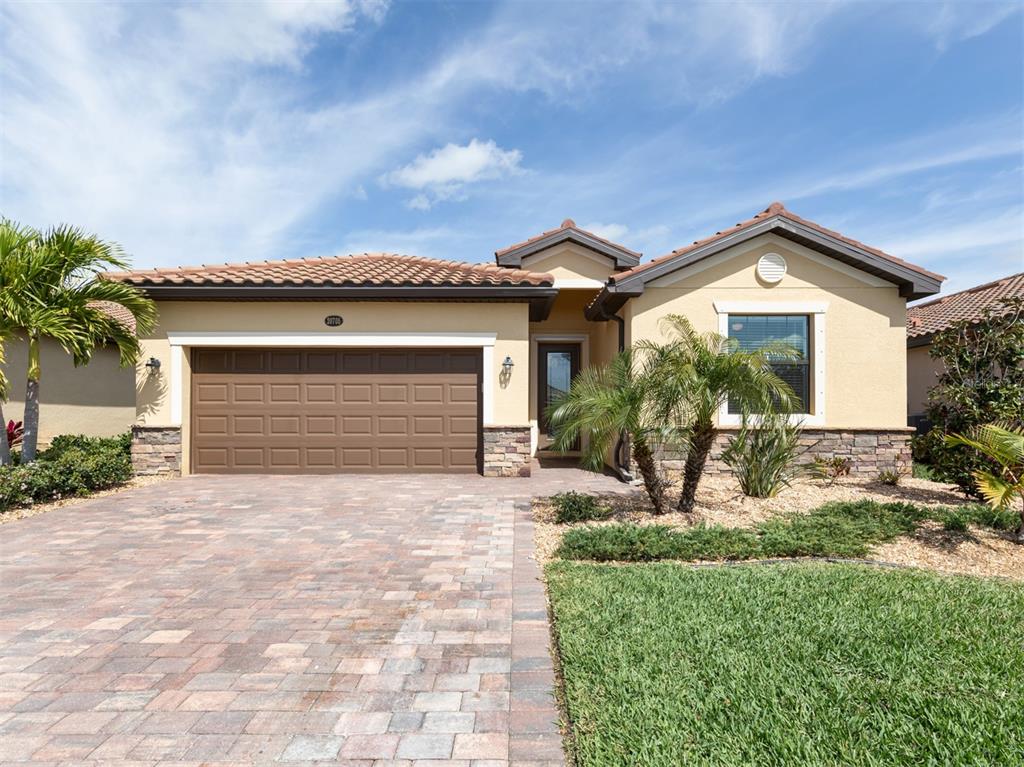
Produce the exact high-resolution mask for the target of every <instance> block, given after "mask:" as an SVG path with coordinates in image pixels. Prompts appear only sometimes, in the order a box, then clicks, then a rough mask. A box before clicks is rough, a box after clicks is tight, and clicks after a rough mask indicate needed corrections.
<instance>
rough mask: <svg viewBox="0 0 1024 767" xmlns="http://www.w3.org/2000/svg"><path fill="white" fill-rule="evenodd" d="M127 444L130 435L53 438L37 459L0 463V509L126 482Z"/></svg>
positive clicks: (128, 469)
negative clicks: (6, 463) (10, 464)
mask: <svg viewBox="0 0 1024 767" xmlns="http://www.w3.org/2000/svg"><path fill="white" fill-rule="evenodd" d="M130 445H131V438H130V436H129V437H127V438H125V437H123V436H122V437H110V438H102V439H101V438H91V437H81V436H77V435H65V436H61V437H57V438H55V439H54V441H53V444H52V445H51V447H50V448H48V449H47V450H45V451H43V452H42V453H40V455H39V460H37V461H34V462H33V463H30V464H26V465H23V466H4V467H0V511H3V510H6V509H11V508H14V507H17V506H28V505H30V504H33V503H40V502H46V501H53V500H57V499H60V498H67V497H69V496H81V495H88V494H89V493H91V492H94V491H96V490H105V489H107V488H110V487H115V486H117V485H120V484H123V483H125V482H127V481H128V480H129V479H131V477H132V461H131V454H130Z"/></svg>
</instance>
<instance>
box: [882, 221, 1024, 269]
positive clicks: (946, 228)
mask: <svg viewBox="0 0 1024 767" xmlns="http://www.w3.org/2000/svg"><path fill="white" fill-rule="evenodd" d="M1014 244H1016V245H1017V248H1018V251H1017V252H1018V254H1019V255H1020V258H1021V263H1020V264H1019V265H1020V266H1024V251H1022V250H1020V248H1021V247H1022V245H1024V208H1020V207H1014V208H1011V209H1009V210H1005V211H1002V212H1000V213H997V214H995V215H989V216H986V217H984V218H980V219H979V218H972V219H971V220H968V221H959V222H957V221H951V222H948V223H945V224H942V223H939V222H929V224H928V225H927V226H926V227H921V228H920V229H919V230H918V231H916V232H911V233H910V234H906V233H904V234H903V235H896V236H894V237H892V238H891V239H888V240H886V241H884V242H883V243H882V244H881V245H880V247H882V248H883V249H884V250H885V251H886V252H888V253H894V254H897V255H899V256H900V257H901V258H908V259H911V260H913V259H915V258H920V257H922V256H925V257H928V258H929V259H936V258H939V257H941V256H945V255H948V254H952V253H962V252H966V251H970V252H971V253H972V254H973V255H974V257H976V258H984V257H985V255H986V253H987V251H989V250H992V249H1005V248H1006V247H1008V246H1012V245H1014Z"/></svg>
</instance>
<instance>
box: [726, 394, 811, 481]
mask: <svg viewBox="0 0 1024 767" xmlns="http://www.w3.org/2000/svg"><path fill="white" fill-rule="evenodd" d="M799 443H800V427H799V426H796V425H794V424H791V423H789V418H788V416H786V415H785V414H784V413H783V414H775V415H770V416H765V417H764V418H763V419H762V421H761V425H760V427H759V428H756V429H755V428H750V427H749V426H748V425H747V424H746V423H744V424H743V426H742V427H741V428H740V430H739V432H738V433H737V434H736V436H735V437H731V438H730V439H729V444H728V445H727V446H726V448H725V450H723V451H722V460H723V461H725V463H726V464H727V465H728V466H729V468H731V469H732V473H733V474H734V475H735V477H736V480H737V481H738V482H739V483H740V489H741V490H743V494H744V495H748V496H751V497H753V498H771V497H773V496H775V495H778V493H779V491H780V490H782V488H783V487H786V486H788V485H789V482H790V480H791V479H793V478H794V477H795V476H797V474H799V467H797V466H796V465H795V461H796V454H797V450H798V449H799Z"/></svg>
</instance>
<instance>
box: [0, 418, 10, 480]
mask: <svg viewBox="0 0 1024 767" xmlns="http://www.w3.org/2000/svg"><path fill="white" fill-rule="evenodd" d="M0 432H2V433H0V466H10V465H11V446H10V445H9V444H7V419H6V418H4V403H3V402H0Z"/></svg>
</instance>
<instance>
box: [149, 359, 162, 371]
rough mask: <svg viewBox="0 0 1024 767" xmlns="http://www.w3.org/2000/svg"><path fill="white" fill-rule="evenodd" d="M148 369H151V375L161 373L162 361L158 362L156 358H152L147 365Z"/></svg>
mask: <svg viewBox="0 0 1024 767" xmlns="http://www.w3.org/2000/svg"><path fill="white" fill-rule="evenodd" d="M146 367H147V368H149V372H150V373H159V372H160V360H158V359H157V358H156V357H150V358H149V361H148V362H147V363H146Z"/></svg>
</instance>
